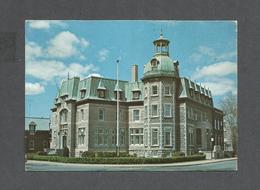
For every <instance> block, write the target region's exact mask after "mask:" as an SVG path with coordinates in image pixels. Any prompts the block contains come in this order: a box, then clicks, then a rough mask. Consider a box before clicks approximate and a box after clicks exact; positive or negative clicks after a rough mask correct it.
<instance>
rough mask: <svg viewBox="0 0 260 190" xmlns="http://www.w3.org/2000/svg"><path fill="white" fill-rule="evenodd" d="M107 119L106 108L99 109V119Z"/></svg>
mask: <svg viewBox="0 0 260 190" xmlns="http://www.w3.org/2000/svg"><path fill="white" fill-rule="evenodd" d="M104 119H105V110H104V109H99V111H98V120H100V121H104Z"/></svg>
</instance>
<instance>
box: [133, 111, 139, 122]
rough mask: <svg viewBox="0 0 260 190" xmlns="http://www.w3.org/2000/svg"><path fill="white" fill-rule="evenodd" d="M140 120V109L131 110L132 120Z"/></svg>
mask: <svg viewBox="0 0 260 190" xmlns="http://www.w3.org/2000/svg"><path fill="white" fill-rule="evenodd" d="M139 120H140V110H133V121H139Z"/></svg>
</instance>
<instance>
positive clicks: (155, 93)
mask: <svg viewBox="0 0 260 190" xmlns="http://www.w3.org/2000/svg"><path fill="white" fill-rule="evenodd" d="M152 95H158V89H157V86H156V85H154V86H152Z"/></svg>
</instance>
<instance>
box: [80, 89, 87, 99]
mask: <svg viewBox="0 0 260 190" xmlns="http://www.w3.org/2000/svg"><path fill="white" fill-rule="evenodd" d="M85 96H86V90H81V91H80V98H81V99H83V98H85Z"/></svg>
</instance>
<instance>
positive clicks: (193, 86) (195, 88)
mask: <svg viewBox="0 0 260 190" xmlns="http://www.w3.org/2000/svg"><path fill="white" fill-rule="evenodd" d="M192 92H193V93H198V94H200V95H203V96H205V97H207V98H209V99H212V95H211V91H210V90H209V89H206V88H205V87H202V86H201V85H200V84H197V83H196V82H194V81H191V80H190V79H187V78H185V77H183V78H181V88H180V96H179V98H189V99H192V100H194V101H196V99H194V98H193V97H192V95H191V93H192Z"/></svg>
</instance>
